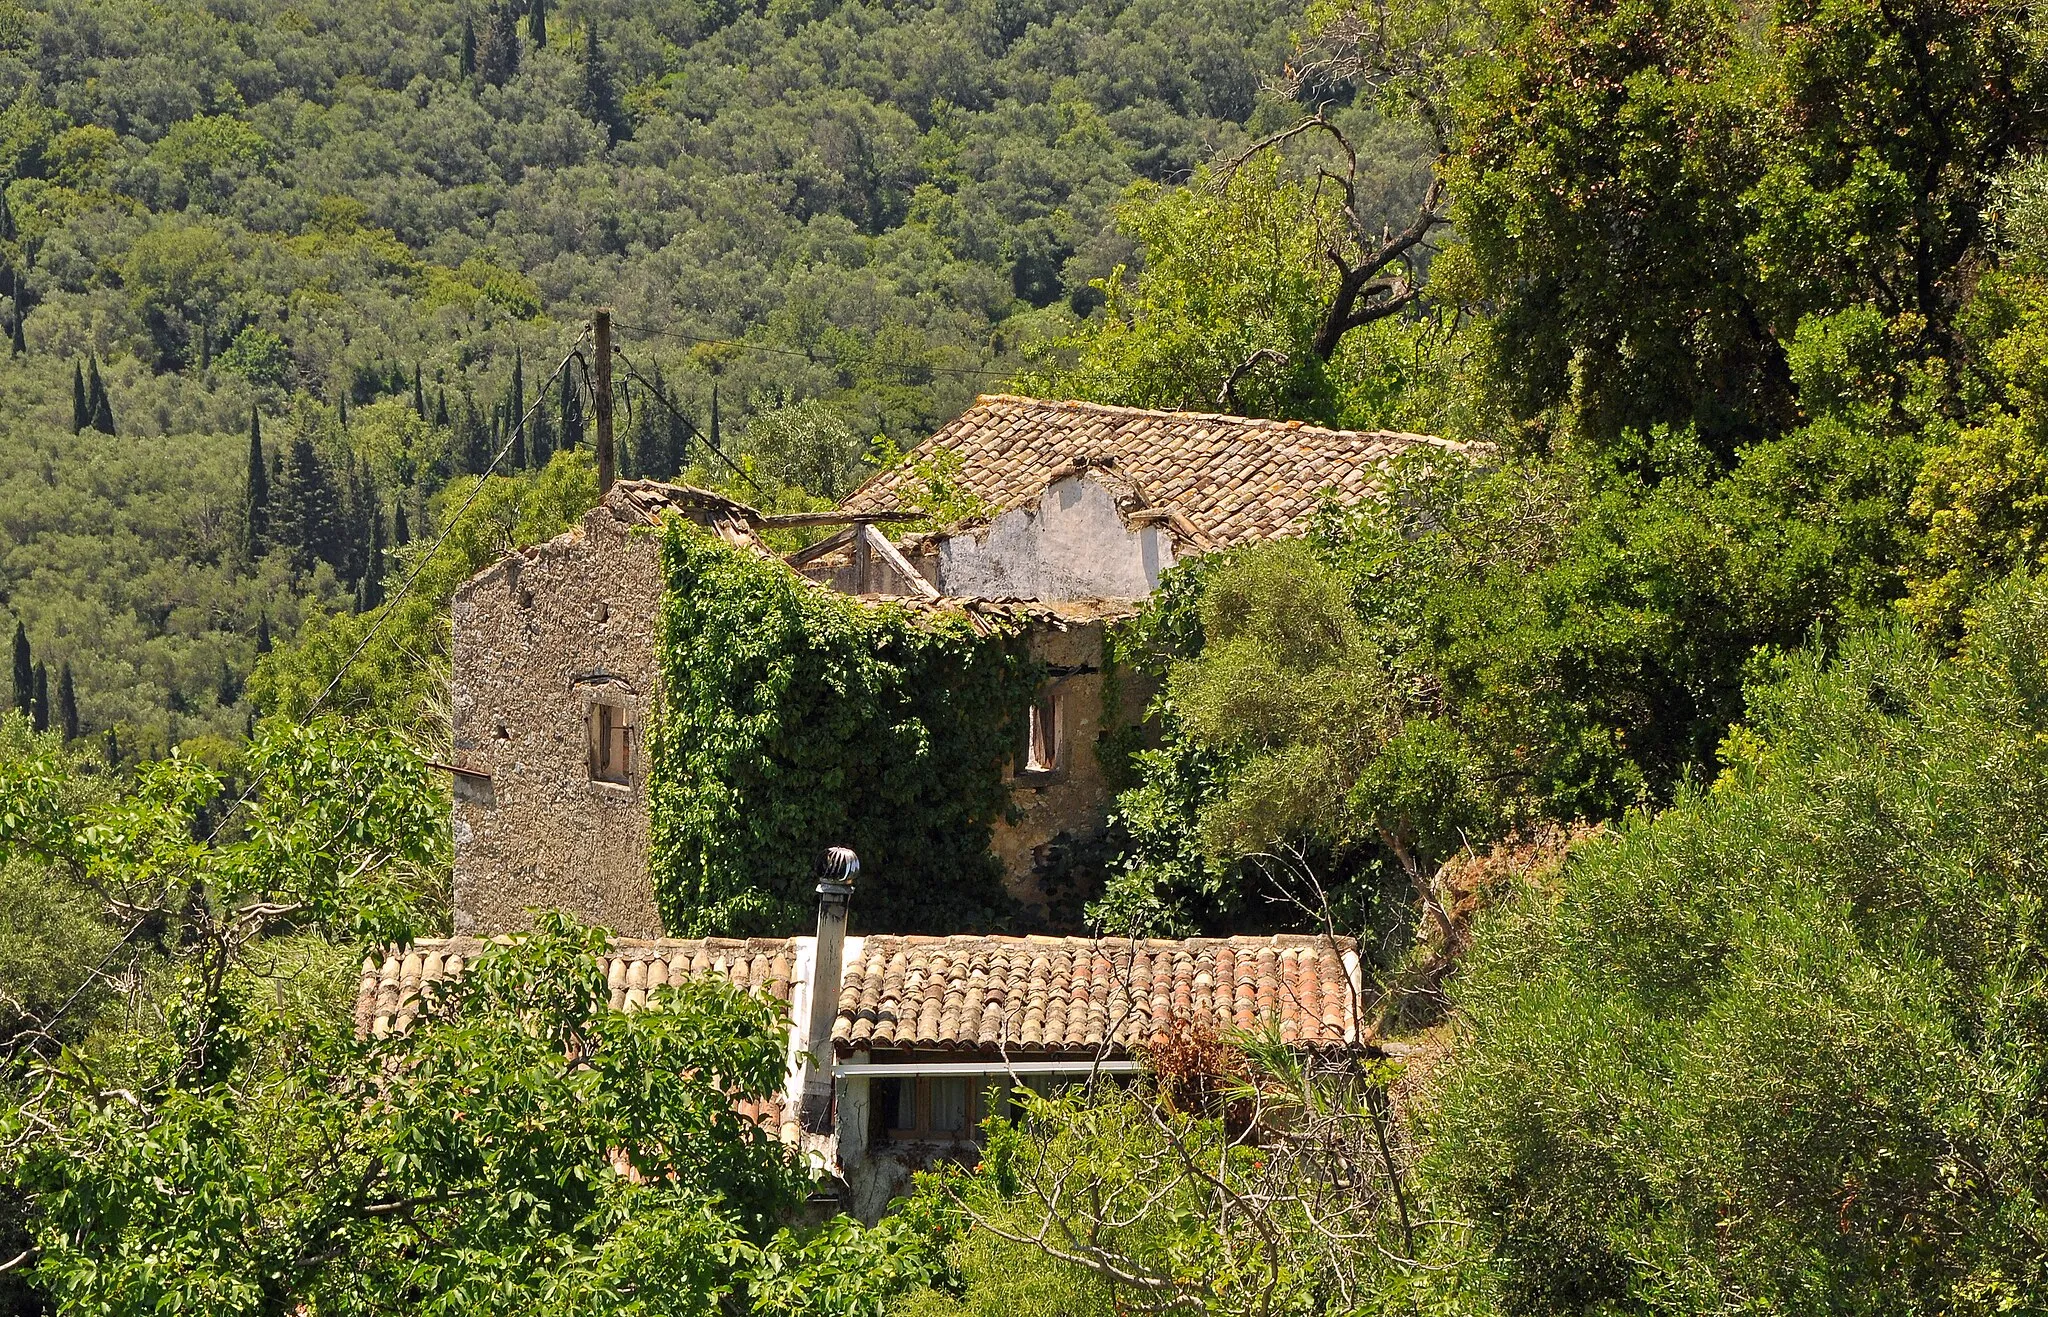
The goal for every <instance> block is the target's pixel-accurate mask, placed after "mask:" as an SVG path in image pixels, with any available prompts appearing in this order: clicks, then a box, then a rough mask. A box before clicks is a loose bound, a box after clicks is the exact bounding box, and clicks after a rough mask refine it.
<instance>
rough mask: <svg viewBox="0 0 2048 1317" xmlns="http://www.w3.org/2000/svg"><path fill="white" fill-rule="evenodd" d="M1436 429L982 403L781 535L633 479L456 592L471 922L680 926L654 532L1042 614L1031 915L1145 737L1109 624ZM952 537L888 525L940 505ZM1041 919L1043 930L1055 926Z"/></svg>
mask: <svg viewBox="0 0 2048 1317" xmlns="http://www.w3.org/2000/svg"><path fill="white" fill-rule="evenodd" d="M1418 445H1422V446H1437V447H1444V448H1450V447H1452V446H1451V445H1447V444H1445V443H1444V442H1443V441H1441V440H1436V439H1431V438H1427V437H1424V436H1420V435H1410V434H1394V433H1364V432H1356V431H1343V430H1327V429H1319V428H1317V427H1314V426H1307V425H1302V424H1299V423H1295V422H1278V421H1267V420H1257V419H1249V418H1245V417H1236V416H1217V415H1205V414H1197V413H1183V412H1157V411H1143V410H1138V409H1134V408H1124V407H1105V406H1097V405H1093V404H1087V403H1075V402H1063V403H1052V402H1042V401H1036V400H1033V399H1029V398H1016V397H1002V396H999V397H984V398H981V399H979V400H977V402H976V403H975V405H974V406H973V407H971V408H969V409H968V410H967V411H966V412H965V413H964V414H962V415H961V416H960V417H959V418H958V419H956V420H954V421H953V422H952V423H950V424H949V425H947V426H945V427H943V428H942V429H940V430H939V431H938V432H937V433H936V434H934V435H933V436H932V437H931V439H929V440H928V441H927V442H925V443H924V444H922V445H920V446H919V447H918V448H917V449H916V450H915V451H914V452H912V453H911V454H910V456H909V458H908V459H907V460H906V461H905V462H904V463H902V464H901V465H899V466H897V467H895V468H893V469H892V470H890V471H887V472H883V473H881V474H879V475H877V476H875V477H874V478H873V479H871V480H869V481H868V482H867V483H866V484H864V485H862V486H861V487H860V488H859V489H858V490H856V491H855V492H854V493H853V494H852V496H851V497H849V498H848V499H847V500H846V501H845V503H844V504H843V505H842V506H841V508H840V509H839V510H838V511H837V512H836V513H834V514H828V515H823V516H805V517H794V518H777V517H770V516H764V515H763V514H761V513H759V512H757V511H755V510H754V509H752V508H749V507H746V506H745V505H743V504H740V503H737V502H735V501H733V500H730V499H727V498H724V497H722V496H720V495H717V494H713V493H710V492H708V491H704V490H697V489H691V488H687V487H683V486H675V485H664V484H658V483H655V482H651V481H626V482H622V483H620V484H618V485H616V486H614V487H613V488H612V489H611V490H610V491H609V493H608V494H607V495H606V496H605V498H604V500H603V501H602V502H601V503H600V504H599V506H597V507H596V508H594V509H592V511H591V512H590V513H589V514H587V515H586V516H585V517H584V518H583V520H582V522H581V524H579V525H578V526H576V527H574V528H573V529H571V530H570V531H569V532H568V533H566V534H564V535H561V536H558V537H557V538H555V539H553V540H550V541H548V542H547V543H545V544H541V545H537V546H535V547H533V548H530V549H525V550H522V551H520V552H517V553H514V554H511V555H508V556H507V557H506V558H505V559H503V560H502V561H500V562H499V563H497V564H495V565H493V566H491V567H489V568H487V569H485V570H484V571H483V572H481V573H479V574H478V575H477V576H476V577H474V578H473V579H471V580H470V581H469V582H467V583H466V584H465V585H463V586H462V587H461V589H460V590H458V591H457V593H456V596H455V601H454V610H453V612H454V616H453V623H454V649H453V677H452V683H451V686H452V688H451V692H450V696H451V698H450V706H451V716H452V721H453V727H454V748H453V755H452V762H451V764H450V765H449V767H450V768H451V769H452V771H453V777H454V784H455V790H454V796H455V805H454V837H455V855H456V858H455V879H454V906H455V911H454V926H455V931H456V933H457V934H458V935H476V934H483V935H489V934H495V933H500V932H506V931H511V930H516V929H518V928H520V927H523V926H524V924H525V921H526V913H525V912H526V911H527V910H529V909H531V908H536V907H559V908H562V909H566V910H568V911H570V912H572V913H574V914H576V915H577V916H579V917H580V918H583V919H586V920H590V921H594V922H599V923H602V924H605V925H606V926H608V927H610V928H612V929H613V930H614V931H615V932H617V933H619V934H621V935H623V936H627V937H637V938H653V937H659V936H660V935H661V934H662V932H663V931H664V930H663V928H662V925H661V920H660V917H659V915H658V913H657V911H656V908H655V899H654V893H653V888H652V885H651V883H650V881H649V878H648V874H647V853H648V802H647V793H646V773H647V768H648V765H647V763H646V746H645V742H644V739H643V738H644V731H645V729H646V728H647V727H648V726H649V725H650V724H649V720H650V718H651V715H652V713H653V711H654V709H655V707H656V705H657V703H658V701H659V700H660V696H661V692H660V690H659V689H658V685H659V683H658V677H657V674H658V672H659V667H660V665H659V663H658V661H657V655H656V653H655V650H654V635H655V629H656V618H657V614H658V611H659V608H660V604H661V589H662V586H661V579H660V571H659V562H658V549H657V544H656V539H655V537H654V536H653V535H652V534H649V533H646V532H648V531H649V530H651V528H653V527H656V526H658V525H659V524H660V523H661V521H662V519H663V518H665V517H669V516H680V517H683V518H686V519H688V520H690V521H693V522H695V523H697V524H699V525H701V526H704V527H706V528H708V529H709V530H710V531H711V532H713V533H714V534H716V535H718V536H720V537H721V538H723V539H725V540H726V541H727V542H729V543H732V544H735V545H741V546H746V547H750V548H754V549H757V550H759V551H760V552H762V553H764V554H766V553H768V552H769V551H768V550H767V549H766V548H765V546H763V545H762V542H761V539H760V534H761V532H762V531H763V530H765V529H769V528H772V527H776V526H783V525H791V524H812V525H817V524H836V525H838V526H839V527H841V529H839V530H838V532H837V533H836V534H833V535H831V536H829V537H828V538H826V539H824V540H822V541H820V542H818V543H816V544H813V545H811V546H810V547H809V548H807V549H805V550H803V551H801V552H799V553H795V554H792V555H789V557H788V558H787V559H786V561H787V562H788V564H789V566H790V567H791V568H792V569H793V570H794V571H797V572H800V573H802V574H803V575H804V576H807V577H809V578H810V579H811V580H813V581H815V582H817V583H818V585H819V586H820V587H821V588H830V589H835V590H840V591H843V592H845V593H848V594H852V595H858V596H861V597H864V598H874V599H890V598H893V599H904V600H918V601H922V602H923V603H924V604H926V605H929V606H933V607H943V608H955V609H960V610H963V611H966V612H970V613H972V612H974V611H975V610H977V609H989V610H997V609H1000V610H1004V611H1005V612H1006V614H1007V615H1009V616H1012V617H1018V616H1021V617H1022V618H1023V619H1024V623H1025V630H1026V643H1027V647H1028V649H1029V651H1030V653H1031V654H1032V656H1033V657H1035V658H1037V659H1038V660H1039V661H1040V662H1041V663H1042V664H1043V665H1044V668H1045V671H1046V672H1047V673H1048V674H1049V676H1048V681H1047V684H1046V686H1045V687H1044V689H1043V690H1042V691H1041V692H1040V694H1039V697H1038V698H1037V700H1036V701H1035V702H1034V703H1033V706H1032V709H1031V712H1030V716H1029V719H1028V724H1029V730H1028V735H1027V736H1026V738H1025V740H1024V743H1023V744H1021V745H1019V746H1018V749H1017V753H1016V755H1015V761H1014V762H1013V764H1012V765H1011V766H1010V776H1009V781H1010V783H1011V796H1012V801H1013V805H1014V809H1013V814H1014V816H1015V817H1014V821H1004V822H1002V823H999V824H998V825H997V828H996V831H995V836H994V839H993V843H992V845H993V849H994V851H995V853H996V856H997V858H998V859H999V860H1000V861H1001V863H1002V865H1003V869H1004V873H1005V883H1006V886H1007V887H1008V888H1009V890H1010V893H1011V895H1012V896H1013V897H1015V898H1016V899H1017V900H1018V901H1019V902H1020V904H1021V906H1022V908H1023V909H1024V910H1025V911H1026V912H1027V915H1031V916H1042V914H1043V912H1044V909H1045V904H1046V900H1047V892H1046V885H1045V884H1046V872H1047V867H1048V865H1049V864H1050V863H1052V862H1054V861H1056V859H1057V857H1058V856H1059V855H1060V853H1061V852H1062V850H1063V848H1069V847H1073V846H1076V845H1085V844H1086V843H1087V842H1089V841H1091V840H1093V839H1094V838H1095V837H1096V836H1097V835H1098V834H1099V833H1100V832H1101V830H1102V829H1103V828H1104V827H1105V825H1106V823H1107V820H1108V813H1109V806H1110V792H1109V788H1108V784H1107V782H1106V780H1105V778H1104V774H1103V771H1102V766H1101V765H1100V764H1099V763H1098V762H1097V760H1096V757H1095V754H1094V747H1095V745H1096V743H1097V742H1098V740H1099V739H1100V738H1101V737H1102V736H1104V735H1105V734H1106V733H1108V732H1110V731H1112V730H1114V729H1113V728H1112V727H1105V726H1104V725H1103V723H1104V721H1105V718H1106V717H1107V718H1114V719H1119V720H1121V721H1123V722H1126V723H1136V722H1137V721H1138V720H1139V719H1140V717H1141V715H1142V711H1143V707H1144V702H1145V699H1146V698H1147V694H1148V693H1147V692H1146V691H1144V690H1143V689H1141V688H1140V687H1139V686H1138V685H1137V684H1136V683H1127V684H1125V686H1124V687H1123V688H1122V689H1121V692H1120V693H1121V700H1120V708H1119V709H1116V710H1109V711H1105V710H1104V708H1103V698H1102V694H1103V686H1102V683H1103V680H1104V674H1103V642H1104V636H1105V631H1106V628H1107V627H1108V626H1109V625H1110V624H1112V623H1114V622H1115V621H1116V620H1118V619H1120V618H1124V617H1128V616H1131V615H1132V614H1134V613H1135V612H1136V611H1137V609H1138V608H1139V607H1140V606H1141V604H1142V601H1143V600H1144V598H1145V597H1146V596H1147V595H1149V594H1150V593H1151V592H1152V591H1153V590H1154V589H1155V588H1157V586H1158V584H1159V579H1160V574H1161V573H1162V572H1164V571H1165V570H1166V569H1167V568H1168V567H1170V566H1172V565H1173V564H1174V563H1175V562H1177V561H1180V560H1182V559H1184V558H1187V557H1189V556H1191V555H1195V554H1199V553H1203V552H1207V551H1210V550H1214V549H1222V548H1229V547H1232V546H1236V545H1241V544H1246V543H1250V542H1253V541H1257V540H1262V539H1270V538H1275V537H1280V536H1286V535H1292V534H1297V533H1299V532H1300V531H1301V530H1303V529H1304V528H1305V526H1306V525H1307V523H1308V520H1309V518H1310V517H1311V516H1312V515H1313V513H1314V512H1315V510H1316V508H1317V506H1318V505H1319V503H1320V502H1321V501H1322V500H1323V499H1325V498H1334V499H1337V500H1340V501H1343V502H1355V501H1357V500H1360V499H1363V498H1366V497H1368V496H1369V495H1370V493H1371V491H1372V489H1373V488H1374V485H1375V482H1376V480H1377V479H1378V478H1379V474H1380V472H1381V469H1382V468H1383V467H1384V466H1385V464H1386V463H1387V462H1388V461H1390V460H1392V459H1393V458H1394V457H1396V456H1397V455H1399V454H1401V453H1402V452H1404V451H1406V450H1409V449H1411V448H1414V447H1416V446H1418ZM938 482H943V483H944V485H945V486H946V489H947V491H948V493H949V495H950V502H951V503H952V504H953V505H957V506H958V507H959V508H961V509H964V512H963V516H962V519H961V520H960V521H959V522H958V523H957V524H954V525H951V526H949V527H947V528H945V529H942V530H939V531H936V532H928V533H922V534H917V535H912V536H909V537H906V538H903V539H900V540H892V539H890V538H889V537H888V536H887V535H885V534H884V533H883V530H882V527H884V526H886V525H888V524H891V521H892V519H898V518H901V517H903V516H905V515H907V514H908V513H909V512H910V511H911V510H912V509H921V508H924V507H927V506H929V505H930V503H931V501H932V496H933V492H934V485H935V483H938ZM1040 926H1041V927H1043V926H1044V925H1043V924H1042V923H1041V924H1040Z"/></svg>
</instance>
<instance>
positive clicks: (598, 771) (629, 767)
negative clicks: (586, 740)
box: [590, 703, 633, 786]
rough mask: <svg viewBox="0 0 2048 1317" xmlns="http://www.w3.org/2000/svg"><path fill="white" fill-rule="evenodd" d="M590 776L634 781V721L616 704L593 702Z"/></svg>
mask: <svg viewBox="0 0 2048 1317" xmlns="http://www.w3.org/2000/svg"><path fill="white" fill-rule="evenodd" d="M590 779H591V781H593V782H611V783H615V784H617V785H620V786H627V785H630V784H631V783H632V781H633V725H632V723H631V721H629V720H628V718H627V716H626V711H625V710H624V709H621V708H619V707H618V706H616V705H611V704H603V703H599V704H594V705H592V706H591V709H590Z"/></svg>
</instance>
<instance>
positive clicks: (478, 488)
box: [35, 325, 687, 1036]
mask: <svg viewBox="0 0 2048 1317" xmlns="http://www.w3.org/2000/svg"><path fill="white" fill-rule="evenodd" d="M589 333H590V328H589V326H587V325H586V326H585V327H584V329H583V332H582V333H581V334H578V335H577V336H576V341H575V342H574V343H572V344H571V345H570V347H569V351H568V353H567V354H566V355H564V356H563V358H562V360H561V361H560V363H558V364H557V365H556V366H555V368H554V369H553V370H552V371H549V372H548V377H547V379H545V380H544V381H542V382H541V385H540V387H539V389H538V390H537V391H536V393H535V395H534V399H533V406H531V407H529V408H527V409H526V412H525V414H523V415H522V416H521V417H520V418H519V421H518V424H516V425H514V426H512V427H510V428H509V429H508V430H507V431H506V433H507V434H508V435H509V436H510V437H509V438H507V439H506V440H505V443H504V446H502V447H501V448H499V449H498V451H497V452H496V453H493V454H492V455H491V460H490V461H489V462H488V463H486V464H485V465H484V469H483V470H481V471H479V472H477V473H476V483H475V484H474V485H472V486H471V487H470V490H469V493H468V495H467V496H466V497H464V499H463V500H462V502H461V504H460V505H458V506H457V507H456V509H455V512H454V514H453V515H451V516H450V517H449V518H448V519H447V521H446V522H445V523H444V524H443V525H442V527H441V534H440V535H439V536H438V537H437V538H436V539H435V540H434V542H433V544H432V545H430V546H429V547H428V548H427V551H426V552H425V553H423V554H421V555H420V556H419V557H418V558H417V559H415V560H414V562H413V567H412V570H411V571H410V572H408V573H407V574H406V577H405V580H404V582H403V583H401V584H400V585H399V587H398V592H397V593H396V594H394V595H392V596H391V597H390V598H389V599H388V600H386V601H385V603H384V604H383V606H382V607H380V608H379V609H378V610H377V616H376V618H375V620H373V621H372V622H371V624H370V629H369V630H368V631H365V632H364V633H363V636H362V639H360V640H358V641H357V642H356V643H355V647H354V648H353V649H351V650H349V652H348V656H347V657H346V658H344V659H342V661H341V666H340V667H339V668H337V669H336V670H335V673H334V676H332V677H331V678H329V679H328V682H327V685H326V686H324V687H322V688H321V691H320V693H319V694H318V695H316V696H314V697H313V702H312V703H311V704H310V705H308V706H307V707H306V711H305V713H303V714H301V715H300V718H301V720H302V721H303V720H306V719H310V718H312V716H313V715H314V714H316V713H318V712H319V711H320V708H321V706H323V705H324V704H326V703H327V700H328V698H329V697H330V696H332V695H333V694H334V692H335V691H336V690H337V689H338V688H339V687H340V686H341V682H342V678H344V677H346V676H347V675H348V671H349V669H350V668H351V667H353V666H354V665H355V662H356V660H357V659H358V658H361V657H362V654H363V651H364V650H365V649H368V648H369V645H370V642H371V641H372V640H375V639H376V638H377V636H378V634H379V633H380V632H382V631H383V630H384V624H385V623H386V622H387V621H389V620H390V618H391V614H392V613H393V611H394V610H395V609H396V608H397V606H398V604H399V603H400V602H402V601H403V600H404V599H405V597H406V596H407V595H408V594H410V593H411V592H412V588H413V586H415V585H416V584H418V583H419V579H420V575H421V573H423V572H425V571H426V569H427V564H428V563H430V562H432V561H433V560H434V557H435V555H436V554H438V553H440V551H441V546H443V545H444V544H446V543H447V542H448V537H449V536H450V535H453V534H454V533H455V527H456V526H457V525H459V524H460V523H461V521H462V518H463V515H464V514H465V513H467V512H468V511H469V508H470V505H471V504H473V503H475V502H476V500H477V497H478V496H479V495H481V494H482V493H483V489H484V480H485V478H486V477H488V476H489V475H490V474H491V473H492V472H494V471H496V470H497V468H498V464H499V463H500V462H502V461H504V460H505V457H506V455H507V454H508V453H510V452H511V451H512V445H513V444H514V443H516V442H518V437H519V435H520V434H521V433H523V432H524V430H525V427H526V426H527V424H528V423H529V422H531V421H532V420H533V418H534V416H535V415H537V414H538V413H539V411H540V409H541V408H542V407H544V406H546V405H547V402H548V389H549V387H550V386H552V385H553V384H554V383H555V381H556V380H558V379H560V378H561V375H562V372H563V371H565V370H567V369H569V366H570V364H571V363H572V362H574V361H575V360H576V359H577V354H578V352H579V351H580V350H581V349H582V346H583V340H584V338H586V337H587V336H588V335H589ZM664 401H665V400H664ZM686 419H687V418H686ZM269 776H270V768H269V765H267V764H266V765H265V766H264V767H263V768H262V769H261V770H260V771H259V772H258V773H257V774H256V776H255V777H253V778H251V779H250V780H249V785H248V786H246V787H244V788H242V793H241V794H240V795H238V796H236V797H235V799H234V802H233V803H232V804H230V805H229V806H228V807H227V809H226V810H224V811H222V813H221V816H220V819H219V821H218V822H216V823H215V824H214V825H213V829H212V831H210V832H208V833H207V834H206V842H205V844H206V845H207V846H212V845H213V843H214V842H215V841H216V840H218V839H219V837H220V834H221V831H222V829H224V828H226V827H227V825H228V820H229V819H232V818H233V817H234V816H235V814H236V812H237V811H238V810H240V809H241V808H242V806H244V805H246V804H248V803H249V801H250V800H251V799H252V798H253V797H254V796H255V794H256V789H257V788H258V787H260V786H262V785H263V782H264V779H266V778H267V777H269ZM147 922H148V916H146V915H145V916H144V917H143V918H141V919H137V920H136V921H135V922H134V923H132V924H131V925H129V928H128V931H127V932H125V933H123V934H122V935H121V939H120V941H118V942H116V943H115V944H114V945H113V946H112V947H110V948H108V950H107V953H106V955H104V956H102V957H101V958H100V962H99V964H97V965H95V966H94V967H93V969H92V971H91V972H90V973H89V974H87V975H86V978H85V981H84V982H82V983H80V984H79V985H78V989H77V991H75V992H73V993H72V994H71V996H70V997H68V998H66V999H65V1001H64V1004H63V1005H62V1006H59V1007H58V1008H57V1010H56V1012H55V1013H54V1014H52V1015H51V1016H50V1018H49V1019H48V1020H46V1021H44V1022H42V1024H41V1025H40V1026H39V1027H38V1028H37V1029H36V1030H35V1032H36V1033H40V1034H43V1035H45V1036H47V1035H48V1033H49V1031H50V1030H52V1029H54V1028H56V1027H57V1025H58V1024H59V1023H61V1022H62V1021H63V1019H64V1017H65V1016H66V1015H67V1014H69V1013H70V1011H71V1008H72V1007H73V1006H75V1005H76V1004H77V1003H78V1000H79V998H81V997H83V996H84V995H85V990H86V989H87V988H88V987H90V986H91V985H92V982H93V981H94V980H95V979H97V978H99V977H100V975H101V974H102V973H103V972H104V971H105V970H106V967H107V965H108V963H109V962H110V961H112V960H113V958H114V956H115V954H116V953H118V952H119V951H120V950H121V948H122V947H124V946H126V945H127V944H128V940H129V939H130V938H132V937H134V936H135V934H136V933H137V932H138V931H139V930H140V929H141V928H142V926H143V925H144V924H145V923H147Z"/></svg>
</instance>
